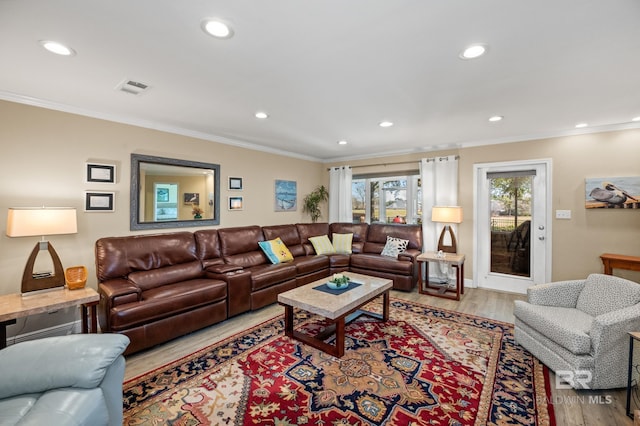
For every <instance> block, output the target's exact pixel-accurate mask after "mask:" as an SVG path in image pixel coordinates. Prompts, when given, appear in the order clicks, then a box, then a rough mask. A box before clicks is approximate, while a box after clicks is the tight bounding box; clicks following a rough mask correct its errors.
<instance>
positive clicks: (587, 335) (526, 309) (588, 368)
mask: <svg viewBox="0 0 640 426" xmlns="http://www.w3.org/2000/svg"><path fill="white" fill-rule="evenodd" d="M514 315H515V317H516V319H515V339H516V342H517V343H519V344H520V345H522V346H524V347H525V349H527V350H528V351H529V352H531V353H532V354H533V355H534V356H536V357H537V358H538V359H540V361H542V362H543V363H544V364H545V365H546V366H547V367H549V368H550V369H552V370H553V371H555V372H556V374H558V371H568V372H571V374H575V375H577V376H578V377H579V378H580V380H572V381H573V383H570V384H571V385H572V386H573V387H575V388H576V389H580V388H589V389H609V388H619V387H625V386H626V385H627V363H628V359H629V335H628V334H627V333H628V332H629V331H640V284H638V283H635V282H633V281H629V280H625V279H623V278H619V277H614V276H611V275H602V274H591V275H589V276H588V277H587V278H586V279H584V280H572V281H560V282H555V283H549V284H541V285H535V286H532V287H530V288H529V289H528V290H527V301H526V302H525V301H522V300H518V301H516V304H515V310H514ZM589 376H590V377H589Z"/></svg>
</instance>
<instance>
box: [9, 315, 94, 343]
mask: <svg viewBox="0 0 640 426" xmlns="http://www.w3.org/2000/svg"><path fill="white" fill-rule="evenodd" d="M81 331H82V323H81V321H80V320H78V321H73V322H68V323H66V324H59V325H56V326H54V327H49V328H43V329H40V330H36V331H31V332H29V333H23V334H18V335H17V336H11V337H7V346H10V345H13V344H16V343H20V342H26V341H28V340H36V339H42V338H44V337H53V336H66V335H67V334H78V333H80V332H81Z"/></svg>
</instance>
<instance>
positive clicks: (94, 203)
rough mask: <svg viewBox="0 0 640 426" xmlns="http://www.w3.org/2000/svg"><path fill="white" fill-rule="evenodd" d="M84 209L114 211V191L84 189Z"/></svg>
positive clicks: (87, 210) (88, 210)
mask: <svg viewBox="0 0 640 426" xmlns="http://www.w3.org/2000/svg"><path fill="white" fill-rule="evenodd" d="M84 211H86V212H113V211H115V192H101V191H86V192H85V193H84Z"/></svg>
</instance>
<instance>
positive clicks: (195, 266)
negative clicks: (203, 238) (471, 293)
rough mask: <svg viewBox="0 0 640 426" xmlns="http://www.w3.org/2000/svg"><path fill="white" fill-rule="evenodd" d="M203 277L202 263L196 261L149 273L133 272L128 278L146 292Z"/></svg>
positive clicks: (153, 270)
mask: <svg viewBox="0 0 640 426" xmlns="http://www.w3.org/2000/svg"><path fill="white" fill-rule="evenodd" d="M202 275H203V273H202V264H201V263H200V261H195V262H189V263H183V264H180V265H173V266H167V267H164V268H158V269H152V270H149V271H139V272H132V273H131V274H129V277H128V278H129V281H131V282H132V283H134V284H135V285H137V286H138V287H139V288H140V289H142V291H145V290H149V289H152V288H155V287H160V286H165V285H167V284H173V283H177V282H180V281H186V280H191V279H194V278H199V277H201V276H202Z"/></svg>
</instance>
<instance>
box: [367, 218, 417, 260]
mask: <svg viewBox="0 0 640 426" xmlns="http://www.w3.org/2000/svg"><path fill="white" fill-rule="evenodd" d="M388 236H389V237H395V238H400V239H403V240H409V243H408V245H407V249H416V250H421V249H422V226H421V225H388V224H383V223H372V224H371V225H369V231H368V233H367V240H366V242H365V243H364V248H363V252H364V253H381V252H382V249H383V248H384V245H385V244H386V242H387V237H388Z"/></svg>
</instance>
